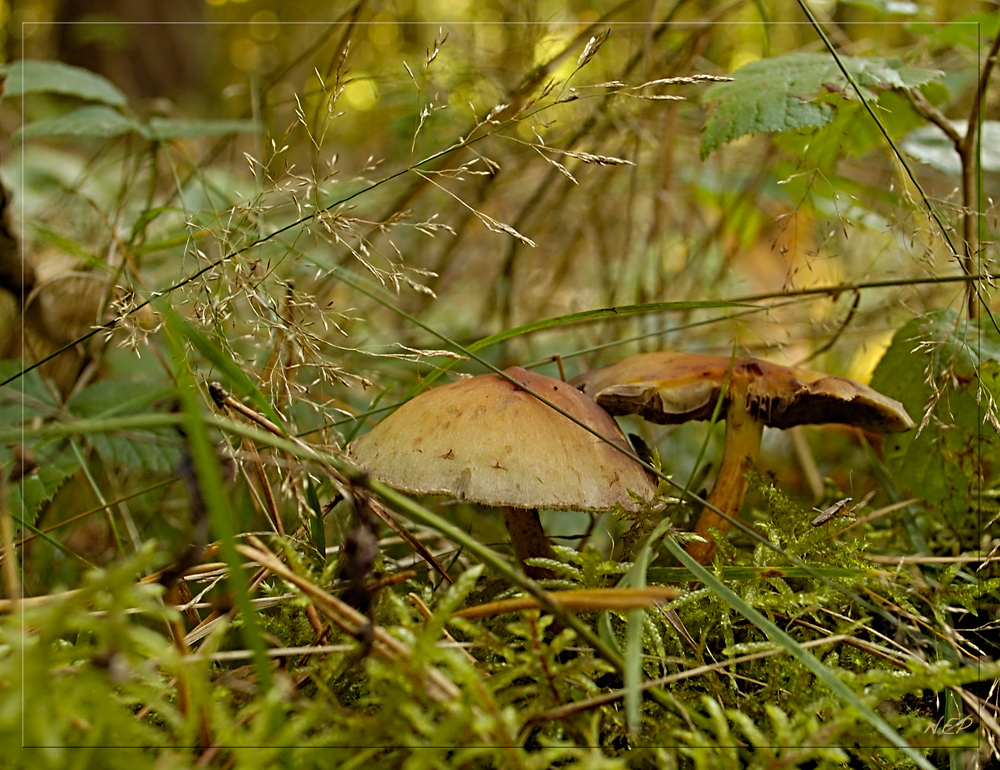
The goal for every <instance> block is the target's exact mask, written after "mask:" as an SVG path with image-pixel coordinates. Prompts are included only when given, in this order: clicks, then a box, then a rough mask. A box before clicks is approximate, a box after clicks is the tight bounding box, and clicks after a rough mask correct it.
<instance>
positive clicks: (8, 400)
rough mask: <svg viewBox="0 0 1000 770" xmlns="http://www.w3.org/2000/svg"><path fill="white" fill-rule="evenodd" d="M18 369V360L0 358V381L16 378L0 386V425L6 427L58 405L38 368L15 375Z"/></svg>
mask: <svg viewBox="0 0 1000 770" xmlns="http://www.w3.org/2000/svg"><path fill="white" fill-rule="evenodd" d="M20 372H21V365H20V363H19V362H17V361H0V381H6V380H8V379H10V378H12V377H14V378H16V379H14V380H13V381H12V382H11V383H9V384H8V385H4V386H2V387H0V425H2V426H5V427H6V426H11V425H20V424H21V423H23V422H25V421H27V420H30V419H32V418H34V417H46V416H49V415H51V414H52V412H53V411H55V409H56V408H57V406H56V403H55V401H53V399H52V393H51V392H50V391H49V389H48V388H46V387H45V383H44V382H43V381H42V376H41V375H40V374H39V373H38V370H37V369H35V370H33V371H30V372H28V373H27V374H25V375H22V376H18V375H19V374H20ZM2 457H3V455H2V454H0V458H2Z"/></svg>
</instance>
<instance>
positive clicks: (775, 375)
mask: <svg viewBox="0 0 1000 770" xmlns="http://www.w3.org/2000/svg"><path fill="white" fill-rule="evenodd" d="M730 366H731V367H732V373H731V374H730V375H729V384H728V387H727V388H726V391H725V395H724V398H723V408H724V410H725V412H724V415H725V420H726V435H725V445H724V448H723V452H722V462H721V464H720V466H719V472H718V475H717V477H716V482H715V487H714V488H713V489H712V491H711V493H710V494H709V496H708V503H709V505H710V506H711V507H706V508H705V509H704V510H703V511H702V512H701V515H700V516H699V517H698V521H697V523H696V525H695V532H696V533H698V534H699V535H701V536H702V537H704V538H705V542H693V543H690V544H689V545H688V548H687V552H688V553H689V554H691V556H693V557H694V558H695V559H697V560H698V562H699V563H700V564H707V563H708V562H709V561H711V559H712V556H713V555H714V553H715V550H716V545H715V543H714V542H713V541H712V540H711V539H710V538H708V537H707V534H708V531H709V529H711V528H715V529H717V530H719V532H721V533H722V534H725V533H726V532H728V531H729V527H730V523H729V521H728V520H726V519H725V518H723V517H722V516H719V514H717V513H716V512H715V511H713V510H712V507H714V508H717V509H718V510H720V511H722V512H723V513H725V514H728V515H729V516H731V517H733V518H735V517H736V516H738V515H739V512H740V508H741V507H742V505H743V500H744V498H745V497H746V493H747V486H748V484H749V482H748V480H747V473H748V472H749V471H750V470H751V469H752V468H753V467H754V465H755V463H756V462H757V456H758V454H759V452H760V440H761V434H762V433H763V429H764V426H765V425H767V426H770V427H774V428H790V427H792V426H795V425H803V424H814V423H846V424H848V425H854V426H857V427H859V428H862V429H863V430H867V431H870V432H872V433H897V432H901V431H905V430H909V429H910V428H912V427H913V421H912V420H911V419H910V416H909V415H908V414H907V413H906V410H905V409H904V408H903V405H902V404H900V403H899V402H898V401H894V400H893V399H891V398H888V397H886V396H883V395H882V394H881V393H878V392H877V391H874V390H872V389H871V388H869V387H867V386H865V385H862V384H861V383H859V382H855V381H854V380H848V379H845V378H843V377H832V376H830V375H826V374H820V373H818V372H811V371H808V370H806V369H793V368H791V367H787V366H779V365H777V364H772V363H768V362H767V361H760V360H758V359H755V358H739V357H737V358H731V357H729V356H710V355H701V354H695V353H669V352H660V353H643V354H640V355H636V356H631V357H630V358H626V359H624V360H622V361H619V362H618V363H616V364H612V365H611V366H607V367H604V368H603V369H596V370H594V371H591V372H586V373H584V374H582V375H580V376H579V377H576V378H575V379H573V380H571V384H573V385H576V386H577V387H578V388H580V389H581V390H582V391H584V392H585V393H587V394H588V395H590V396H591V397H593V398H594V399H595V400H596V401H597V403H598V404H600V405H601V406H603V407H604V408H605V409H607V410H608V411H609V412H611V413H612V414H638V415H640V416H641V417H643V418H645V419H647V420H649V421H650V422H655V423H659V424H675V423H682V422H687V421H688V420H706V419H710V418H711V416H712V413H713V411H714V410H715V405H716V403H717V402H718V400H719V396H720V393H721V391H722V387H723V385H724V384H725V382H726V376H727V373H728V372H729V370H730Z"/></svg>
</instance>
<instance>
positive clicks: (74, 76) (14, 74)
mask: <svg viewBox="0 0 1000 770" xmlns="http://www.w3.org/2000/svg"><path fill="white" fill-rule="evenodd" d="M0 72H6V73H7V96H21V95H22V94H33V93H54V94H64V95H66V96H75V97H77V98H78V99H84V100H85V101H89V102H102V103H104V104H109V105H111V106H113V107H121V106H124V104H125V103H126V101H127V99H126V97H125V94H124V93H122V92H121V91H120V90H118V88H117V87H116V86H115V85H114V84H113V83H112V82H111V81H110V80H108V79H107V78H104V77H101V76H100V75H95V74H94V73H93V72H89V71H87V70H85V69H81V68H79V67H71V66H70V65H68V64H63V63H62V62H57V61H31V60H28V61H19V62H14V63H13V64H9V65H6V66H3V67H0Z"/></svg>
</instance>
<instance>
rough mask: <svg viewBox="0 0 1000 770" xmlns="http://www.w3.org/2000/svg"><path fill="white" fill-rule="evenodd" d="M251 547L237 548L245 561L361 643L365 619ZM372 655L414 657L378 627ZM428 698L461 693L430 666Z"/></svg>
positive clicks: (256, 544)
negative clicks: (272, 576) (292, 590)
mask: <svg viewBox="0 0 1000 770" xmlns="http://www.w3.org/2000/svg"><path fill="white" fill-rule="evenodd" d="M247 542H248V543H249V544H250V545H237V546H236V549H237V550H238V551H239V552H240V553H241V554H243V556H245V557H246V558H248V559H250V560H251V561H254V562H256V563H257V564H259V565H260V566H261V567H263V568H265V569H267V570H268V571H270V572H271V573H273V574H275V575H277V576H278V577H280V578H282V579H283V580H287V581H288V582H289V583H291V584H292V585H294V586H295V587H297V588H298V589H299V590H301V591H302V592H303V593H304V594H305V595H306V596H307V597H308V598H309V599H310V600H311V601H312V602H313V604H314V605H315V606H316V609H318V610H319V611H320V612H322V613H323V614H324V615H326V616H327V617H328V618H329V619H330V620H332V621H333V622H334V623H335V624H336V625H337V626H339V627H340V629H341V630H342V631H344V632H345V633H347V634H350V635H351V636H353V637H354V638H355V639H360V638H361V636H362V634H363V632H364V630H365V629H366V628H367V627H368V626H369V625H370V623H369V620H368V618H367V617H366V616H364V615H362V614H361V613H360V612H358V611H357V610H356V609H354V608H353V607H351V606H350V605H349V604H347V603H346V602H344V601H341V600H340V599H338V598H337V597H336V596H334V595H333V594H331V593H329V592H327V591H324V590H323V589H322V588H320V587H319V586H317V585H316V584H314V583H312V582H310V581H309V580H306V579H305V578H303V577H301V576H300V575H297V574H296V573H295V572H293V571H292V570H291V569H289V568H288V567H287V566H286V565H285V564H284V562H282V561H280V560H279V559H278V558H277V557H276V556H275V555H274V554H273V553H271V551H270V550H268V548H267V546H265V545H264V544H263V543H262V542H261V541H260V540H258V539H257V538H256V537H253V536H252V535H251V536H249V537H248V538H247ZM372 634H373V640H372V647H371V648H372V651H373V652H374V653H375V654H377V655H378V656H379V657H381V658H384V659H385V660H387V661H389V662H396V661H399V660H405V661H409V660H410V659H411V657H412V655H411V651H410V649H409V647H407V646H406V645H405V644H404V643H403V642H401V641H400V640H398V639H396V638H395V637H394V636H392V635H391V634H389V633H387V632H386V631H384V630H383V629H381V628H379V627H378V626H375V627H374V628H373V630H372ZM425 677H426V681H425V684H426V687H427V694H428V695H430V696H431V697H432V698H433V699H434V700H436V701H438V702H440V703H445V702H448V701H453V700H456V699H458V698H459V697H460V695H461V693H460V691H459V689H458V688H457V687H456V686H455V684H454V683H453V682H452V681H451V680H449V679H448V678H447V677H445V676H444V674H442V673H441V672H440V671H439V670H438V669H437V668H435V667H433V666H428V667H427V671H426V674H425Z"/></svg>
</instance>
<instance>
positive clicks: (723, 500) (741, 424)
mask: <svg viewBox="0 0 1000 770" xmlns="http://www.w3.org/2000/svg"><path fill="white" fill-rule="evenodd" d="M734 384H735V383H734ZM730 394H731V395H730V400H729V408H728V409H727V411H726V439H725V446H724V448H723V450H722V463H721V464H720V465H719V473H718V475H717V476H716V479H715V486H714V487H713V488H712V492H711V493H710V494H709V496H708V503H709V504H710V505H712V506H714V507H716V508H718V509H719V510H720V511H722V512H723V513H726V514H728V515H729V516H732V517H733V518H736V517H737V516H739V514H740V508H742V507H743V501H744V499H745V498H746V495H747V488H748V487H749V485H750V482H749V480H748V479H747V474H748V473H749V472H750V471H751V470H752V469H753V467H754V465H755V464H756V462H757V456H758V455H759V454H760V439H761V435H762V434H763V432H764V423H763V421H761V420H760V419H758V418H757V417H755V416H754V415H752V414H750V412H749V410H748V409H747V398H746V388H745V387H743V388H739V389H738V390H737V389H733V390H731V391H730ZM730 526H731V524H730V523H729V521H727V520H726V519H724V518H723V517H722V516H720V515H719V514H717V513H716V512H715V511H713V510H712V509H711V508H707V507H706V508H704V509H703V510H702V512H701V515H700V516H699V517H698V522H697V523H696V524H695V528H694V531H695V532H696V533H697V534H699V535H701V536H702V537H703V538H705V542H704V543H699V542H692V543H688V547H687V552H688V554H690V555H691V556H692V557H693V558H694V559H696V560H697V562H698V563H699V564H708V563H709V562H710V561H711V560H712V557H713V556H714V555H715V551H716V549H717V546H716V544H715V542H714V541H713V540H712V539H711V538H710V537H709V536H708V530H709V529H711V528H715V529H717V530H718V531H719V532H720V533H721V534H723V535H724V534H726V533H727V532H728V531H729V528H730Z"/></svg>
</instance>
